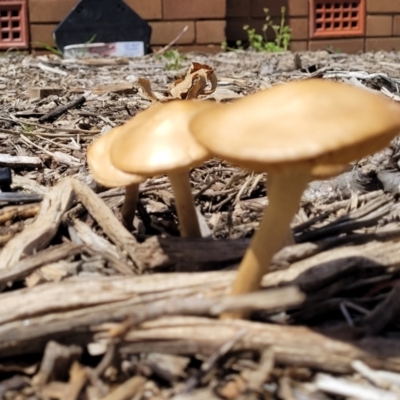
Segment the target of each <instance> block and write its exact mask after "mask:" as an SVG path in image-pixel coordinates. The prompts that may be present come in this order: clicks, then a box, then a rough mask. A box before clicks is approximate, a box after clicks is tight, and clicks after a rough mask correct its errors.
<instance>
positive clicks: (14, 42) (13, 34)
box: [0, 0, 28, 49]
mask: <svg viewBox="0 0 400 400" xmlns="http://www.w3.org/2000/svg"><path fill="white" fill-rule="evenodd" d="M27 32H28V29H27V13H26V2H25V1H23V0H21V1H1V2H0V49H8V48H13V47H17V48H26V47H28V33H27Z"/></svg>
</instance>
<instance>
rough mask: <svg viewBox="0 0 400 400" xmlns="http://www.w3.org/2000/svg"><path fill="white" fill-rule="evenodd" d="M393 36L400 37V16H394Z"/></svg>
mask: <svg viewBox="0 0 400 400" xmlns="http://www.w3.org/2000/svg"><path fill="white" fill-rule="evenodd" d="M393 35H394V36H400V15H394V16H393Z"/></svg>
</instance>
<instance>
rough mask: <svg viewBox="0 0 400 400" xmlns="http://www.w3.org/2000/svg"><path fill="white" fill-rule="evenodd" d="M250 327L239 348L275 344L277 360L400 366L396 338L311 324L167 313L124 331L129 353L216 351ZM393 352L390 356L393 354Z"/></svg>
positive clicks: (337, 366)
mask: <svg viewBox="0 0 400 400" xmlns="http://www.w3.org/2000/svg"><path fill="white" fill-rule="evenodd" d="M241 330H245V334H244V336H243V338H242V340H241V341H240V342H239V343H237V344H236V345H235V347H234V350H247V349H251V350H260V351H261V350H263V349H265V348H267V347H269V348H271V349H272V351H273V353H274V357H275V360H276V361H277V362H278V363H282V364H285V365H294V366H301V367H310V368H317V369H320V370H323V371H330V372H336V373H349V372H352V367H351V363H352V362H353V361H355V360H362V361H363V362H364V363H365V364H367V365H369V366H370V367H373V368H382V369H385V370H392V371H400V345H399V343H398V341H396V340H386V339H378V340H376V339H375V338H374V341H373V343H375V348H372V346H371V344H372V343H371V340H369V339H364V340H360V341H355V342H343V341H340V340H337V339H335V338H330V337H328V336H325V335H323V334H321V333H318V332H315V331H313V330H312V329H309V328H306V327H296V326H280V325H272V324H265V323H256V322H250V321H244V320H230V321H228V320H222V321H221V320H214V319H209V318H199V317H168V318H160V319H158V320H154V321H150V322H146V323H144V324H142V325H141V326H140V327H135V328H134V329H133V330H132V331H130V332H129V333H128V334H127V335H126V336H125V339H124V340H125V342H124V344H122V347H121V351H122V353H124V354H133V353H147V352H160V353H167V354H199V353H200V354H202V355H210V354H212V353H214V352H215V351H216V350H217V349H218V348H219V347H220V346H221V345H222V344H223V343H225V342H227V341H229V340H231V339H232V338H233V337H235V335H237V334H238V333H239V332H240V331H241ZM389 354H390V357H388V355H389Z"/></svg>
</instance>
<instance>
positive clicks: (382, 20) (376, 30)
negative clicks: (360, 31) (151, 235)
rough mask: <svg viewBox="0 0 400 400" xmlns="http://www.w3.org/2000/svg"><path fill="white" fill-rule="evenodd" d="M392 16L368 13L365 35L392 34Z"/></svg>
mask: <svg viewBox="0 0 400 400" xmlns="http://www.w3.org/2000/svg"><path fill="white" fill-rule="evenodd" d="M392 24H393V17H392V16H391V15H368V16H367V30H366V34H367V36H392Z"/></svg>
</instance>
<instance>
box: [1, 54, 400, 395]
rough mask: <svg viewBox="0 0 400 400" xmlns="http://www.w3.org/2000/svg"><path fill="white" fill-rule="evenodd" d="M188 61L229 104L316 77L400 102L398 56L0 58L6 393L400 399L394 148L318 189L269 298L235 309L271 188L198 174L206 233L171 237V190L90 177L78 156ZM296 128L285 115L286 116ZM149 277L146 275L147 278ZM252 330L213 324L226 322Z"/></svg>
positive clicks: (270, 279) (221, 170)
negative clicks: (211, 78) (239, 279)
mask: <svg viewBox="0 0 400 400" xmlns="http://www.w3.org/2000/svg"><path fill="white" fill-rule="evenodd" d="M192 62H198V63H201V64H205V65H209V66H211V67H212V68H213V70H214V72H215V75H216V77H217V80H218V86H217V89H216V91H215V92H214V93H213V94H211V95H210V96H208V97H207V98H212V99H215V101H219V102H229V101H232V100H234V99H236V98H239V97H242V96H246V95H248V94H250V93H253V92H255V91H257V90H259V89H262V88H268V87H271V86H272V85H276V84H279V83H283V82H287V81H291V80H298V79H306V78H309V77H318V78H324V79H333V80H337V81H341V82H345V83H347V84H350V85H355V86H360V87H365V88H367V89H369V90H372V91H375V92H377V93H381V94H382V95H384V96H387V97H389V98H392V99H393V101H400V53H395V52H392V53H384V52H379V53H366V54H360V55H346V54H340V53H333V54H331V53H329V52H327V51H322V52H317V53H298V54H293V53H290V52H288V53H282V54H260V53H255V52H251V51H237V52H227V53H218V54H214V55H209V54H200V53H190V54H187V55H185V57H184V59H182V60H178V62H177V63H176V64H174V67H176V68H175V69H170V67H171V64H170V60H168V59H167V58H165V57H163V56H146V57H143V58H137V59H130V60H127V59H91V60H90V59H83V60H61V59H58V58H56V57H52V56H39V57H32V56H22V55H14V54H12V53H10V54H7V55H5V56H3V57H2V58H1V59H0V167H10V168H11V169H12V174H13V176H12V184H11V186H9V185H7V184H3V183H2V181H1V174H0V186H1V185H3V186H1V191H0V288H1V293H0V305H1V306H0V398H4V399H7V400H8V399H10V400H11V399H18V400H25V399H26V400H28V399H29V400H36V399H61V400H75V399H76V400H79V399H80V400H86V399H88V400H97V399H103V400H119V399H121V400H123V399H136V400H141V399H149V400H150V399H151V400H153V399H160V400H161V399H174V400H183V399H191V400H197V399H204V400H212V399H254V400H255V399H275V398H279V399H283V400H293V399H296V400H297V399H320V400H325V399H390V400H392V399H393V400H396V399H399V398H400V340H399V339H400V324H399V316H400V302H399V298H400V284H399V283H400V270H399V266H400V240H399V239H400V222H399V219H400V203H399V200H398V198H399V197H398V192H399V190H400V189H399V188H400V171H399V170H400V165H399V159H400V156H399V154H400V143H399V141H398V140H397V139H396V140H395V141H393V143H392V144H391V146H390V147H388V148H387V149H385V150H384V151H382V152H380V153H377V154H374V155H372V156H370V157H368V158H365V159H363V160H360V161H357V162H355V163H354V164H352V165H351V166H350V167H349V170H348V171H347V172H345V173H344V174H341V175H340V176H338V177H336V178H334V179H331V180H328V181H316V182H312V183H311V184H310V185H309V187H308V189H307V190H306V192H305V193H304V196H303V199H302V204H301V207H300V210H299V212H298V214H297V216H296V218H295V220H294V221H293V225H292V228H293V231H294V233H295V238H296V244H295V245H293V246H289V247H286V248H284V249H283V250H281V251H280V252H279V253H278V254H276V256H275V258H274V260H273V265H272V270H271V272H270V273H268V274H267V275H266V276H265V277H264V280H263V288H264V289H265V290H263V291H261V292H259V293H254V294H251V295H248V296H247V297H246V296H245V297H244V298H243V300H241V301H238V300H237V299H236V298H232V297H229V296H228V293H229V287H230V285H231V283H232V281H233V277H234V274H235V272H234V269H235V267H236V266H237V264H238V263H239V262H240V259H241V257H242V256H243V254H244V252H245V250H246V248H247V246H248V244H249V241H250V238H251V236H252V234H253V232H254V229H255V228H257V226H258V222H259V220H260V217H261V214H262V212H263V209H264V207H265V205H266V204H267V196H266V191H265V183H266V176H264V175H263V174H256V173H251V172H248V171H244V170H241V169H239V168H237V167H235V166H232V165H229V164H227V163H225V162H222V161H221V160H217V159H212V160H210V161H208V162H206V163H205V164H203V165H202V166H201V167H199V168H196V169H194V170H192V171H191V182H192V186H193V193H194V196H195V199H196V205H197V206H198V208H199V210H200V211H201V213H202V216H203V218H202V220H201V224H202V230H203V232H205V236H206V237H204V238H202V239H181V238H179V237H178V229H177V219H176V214H175V211H174V200H173V195H172V192H171V188H170V184H169V182H168V180H167V178H166V177H157V178H154V179H149V180H147V181H146V182H145V183H144V184H143V185H141V187H140V201H139V205H138V212H137V218H136V219H135V229H134V231H133V232H129V231H127V230H126V229H125V228H124V227H123V225H122V224H121V222H120V214H119V208H120V207H121V205H122V202H123V198H124V191H123V189H106V188H104V187H101V186H100V185H98V184H96V182H94V180H93V178H92V177H91V175H90V174H89V172H88V169H87V164H86V156H85V154H86V149H87V147H88V145H90V144H91V143H92V142H93V140H94V139H96V138H97V137H99V135H101V134H104V133H106V132H107V131H108V130H110V129H112V128H113V127H115V126H118V125H120V124H123V123H124V122H125V121H128V120H129V119H130V118H132V117H133V116H134V115H135V114H137V113H138V112H140V111H142V110H144V109H146V108H147V107H148V106H149V105H150V104H151V100H150V99H149V98H148V96H146V94H145V93H143V91H142V90H141V88H140V85H139V84H138V80H139V78H146V79H148V81H149V82H150V83H151V87H152V90H153V91H154V92H155V93H156V94H157V95H159V96H163V95H166V93H167V89H168V85H169V84H170V83H171V82H173V81H174V80H176V79H178V78H179V77H181V76H183V75H185V73H186V71H187V69H188V68H189V66H190V65H191V63H192ZM288 117H290V116H288ZM138 271H140V273H138ZM242 309H247V310H251V311H252V316H251V319H250V320H235V321H230V320H219V319H218V315H219V314H220V313H221V312H223V311H226V310H242Z"/></svg>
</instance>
